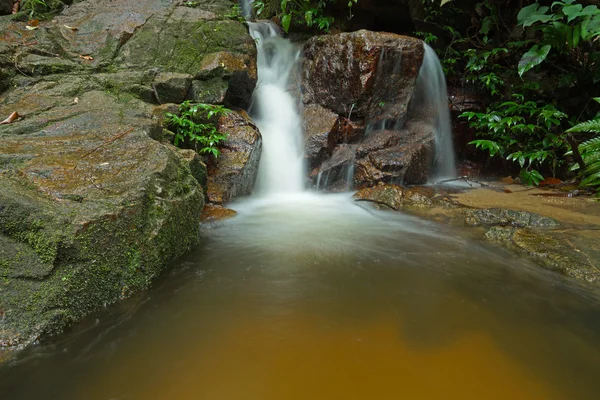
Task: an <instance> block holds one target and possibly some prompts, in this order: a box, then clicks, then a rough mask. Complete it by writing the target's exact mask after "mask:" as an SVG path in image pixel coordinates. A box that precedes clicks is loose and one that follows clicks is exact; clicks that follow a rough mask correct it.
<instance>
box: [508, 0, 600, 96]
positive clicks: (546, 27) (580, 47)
mask: <svg viewBox="0 0 600 400" xmlns="http://www.w3.org/2000/svg"><path fill="white" fill-rule="evenodd" d="M517 20H518V22H519V24H520V25H521V26H522V27H523V29H529V30H533V31H535V32H541V39H540V40H539V41H538V43H536V44H534V45H533V46H532V47H531V48H530V49H529V51H527V52H526V53H525V54H523V56H522V58H521V61H519V65H518V71H519V75H521V76H522V75H523V74H524V73H526V72H527V71H529V70H531V69H532V68H534V67H535V66H537V65H539V64H541V63H542V62H543V61H544V60H546V59H547V58H548V56H549V55H550V54H551V53H555V54H556V55H557V56H562V57H567V58H569V59H570V60H569V61H570V62H568V63H565V66H566V67H567V70H563V71H561V72H562V73H563V74H566V75H568V76H569V77H570V78H571V80H572V81H574V82H575V81H576V82H578V83H579V84H580V85H582V84H585V83H586V82H590V83H597V82H598V81H600V68H599V67H600V65H598V64H599V61H600V53H599V52H598V51H597V46H598V40H597V37H598V36H600V9H598V7H597V6H595V5H588V6H586V7H583V5H581V4H578V3H577V2H576V0H563V1H554V2H553V3H552V5H551V6H543V5H540V4H539V3H538V2H535V3H534V4H531V5H529V6H527V7H523V8H522V9H521V11H520V12H519V14H518V16H517ZM569 67H570V68H569ZM563 68H564V67H563Z"/></svg>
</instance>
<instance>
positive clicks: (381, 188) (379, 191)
mask: <svg viewBox="0 0 600 400" xmlns="http://www.w3.org/2000/svg"><path fill="white" fill-rule="evenodd" d="M404 190H405V189H404V188H403V187H402V186H398V185H385V184H383V185H376V186H373V187H369V188H366V189H362V190H359V191H358V192H356V193H355V194H354V196H353V197H354V199H355V201H370V202H373V203H375V204H378V205H383V206H385V207H387V208H390V209H392V210H395V211H400V210H401V209H402V207H403V205H404Z"/></svg>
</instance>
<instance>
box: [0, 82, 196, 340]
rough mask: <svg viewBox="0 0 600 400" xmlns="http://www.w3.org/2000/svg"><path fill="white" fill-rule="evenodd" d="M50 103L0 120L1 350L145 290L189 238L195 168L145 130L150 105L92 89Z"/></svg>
mask: <svg viewBox="0 0 600 400" xmlns="http://www.w3.org/2000/svg"><path fill="white" fill-rule="evenodd" d="M60 99H61V98H60V97H57V98H56V99H55V100H59V101H57V102H56V103H57V105H56V107H52V108H51V109H49V110H45V109H44V107H43V104H42V108H39V107H38V108H36V107H35V106H34V105H32V106H31V112H30V113H29V114H28V118H27V119H25V120H23V121H18V122H15V123H13V124H11V125H2V126H0V136H1V137H2V139H1V140H0V187H1V188H2V190H0V311H1V314H2V315H3V318H2V319H0V345H3V346H13V345H20V344H27V343H30V342H32V341H34V340H36V339H38V338H40V337H42V336H44V335H46V334H51V333H56V332H59V331H61V330H62V329H63V328H64V327H65V326H67V325H68V324H69V323H71V322H73V321H75V320H77V319H78V318H80V317H81V316H83V315H85V314H86V313H88V312H90V311H92V310H94V309H96V308H98V307H100V306H103V305H105V304H110V303H112V302H114V301H116V300H118V299H120V298H123V297H127V296H128V295H130V294H132V293H134V292H136V291H139V290H141V289H144V288H146V287H148V285H149V284H150V283H151V282H152V279H153V278H154V277H156V276H157V275H158V274H160V272H161V271H162V269H163V268H164V266H165V265H166V264H167V263H168V262H169V261H170V260H172V259H174V258H175V257H177V256H179V255H181V254H183V253H184V252H185V251H187V250H188V249H190V248H191V247H192V246H194V245H195V244H196V243H197V242H198V233H199V223H198V221H199V219H200V214H201V210H202V207H203V204H204V196H203V188H202V186H201V185H200V183H199V182H198V179H202V175H203V171H202V167H203V165H202V164H201V163H200V162H199V161H198V159H197V158H196V157H193V156H191V155H190V154H189V151H188V152H182V151H180V150H178V149H176V148H174V147H172V146H170V145H163V144H161V143H159V142H157V141H155V140H153V139H152V138H151V137H150V136H151V133H152V132H154V131H156V130H160V129H161V127H160V125H159V122H158V121H157V119H156V118H153V116H152V107H151V106H149V105H147V104H146V103H143V102H141V101H139V100H135V99H132V100H130V101H129V102H127V103H123V102H119V101H118V99H117V98H116V97H115V96H114V95H111V94H109V93H106V92H103V91H91V92H88V93H84V94H83V95H82V96H81V97H80V98H79V101H78V102H77V103H71V104H68V105H61V102H60ZM5 107H7V106H6V105H5V106H2V108H0V110H2V109H4V108H5ZM25 122H26V126H27V128H28V129H27V130H28V132H24V131H22V130H20V129H18V125H20V124H25ZM204 175H205V172H204ZM196 177H197V178H198V179H197V178H196Z"/></svg>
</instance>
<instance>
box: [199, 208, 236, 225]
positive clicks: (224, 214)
mask: <svg viewBox="0 0 600 400" xmlns="http://www.w3.org/2000/svg"><path fill="white" fill-rule="evenodd" d="M236 215H237V211H235V210H232V209H230V208H226V207H223V206H220V205H215V204H207V205H206V206H205V207H204V209H203V210H202V216H201V217H200V220H201V221H202V223H203V224H207V223H208V224H211V223H214V222H218V221H222V220H225V219H229V218H233V217H235V216H236Z"/></svg>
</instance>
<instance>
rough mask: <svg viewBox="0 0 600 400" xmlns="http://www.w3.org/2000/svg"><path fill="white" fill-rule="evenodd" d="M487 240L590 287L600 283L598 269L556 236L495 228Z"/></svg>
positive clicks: (489, 233) (534, 231) (548, 233)
mask: <svg viewBox="0 0 600 400" xmlns="http://www.w3.org/2000/svg"><path fill="white" fill-rule="evenodd" d="M505 211H511V210H505ZM485 237H486V239H488V240H490V241H492V242H499V243H502V244H505V245H509V246H511V247H513V248H515V249H517V250H518V251H521V252H525V253H526V254H528V255H529V256H531V257H533V259H534V260H536V261H537V262H538V264H540V265H541V266H542V267H543V268H545V269H548V270H551V271H555V272H558V273H560V274H562V275H565V276H568V277H571V278H575V279H579V280H583V281H586V282H588V283H595V284H598V283H600V270H599V269H598V267H596V266H595V265H594V264H593V263H592V261H591V259H590V258H589V257H587V256H586V255H585V254H584V253H582V252H581V251H578V250H577V251H576V249H575V248H574V247H573V246H572V245H570V244H569V242H568V240H567V239H565V238H564V237H562V236H560V235H559V234H557V233H552V232H540V231H538V230H534V229H531V228H514V227H507V226H494V227H492V228H491V229H490V230H488V231H487V232H486V234H485Z"/></svg>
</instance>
